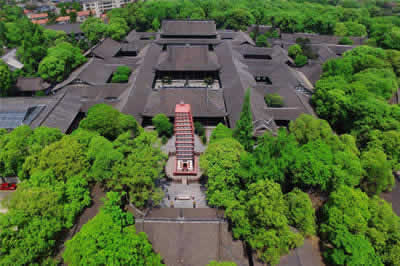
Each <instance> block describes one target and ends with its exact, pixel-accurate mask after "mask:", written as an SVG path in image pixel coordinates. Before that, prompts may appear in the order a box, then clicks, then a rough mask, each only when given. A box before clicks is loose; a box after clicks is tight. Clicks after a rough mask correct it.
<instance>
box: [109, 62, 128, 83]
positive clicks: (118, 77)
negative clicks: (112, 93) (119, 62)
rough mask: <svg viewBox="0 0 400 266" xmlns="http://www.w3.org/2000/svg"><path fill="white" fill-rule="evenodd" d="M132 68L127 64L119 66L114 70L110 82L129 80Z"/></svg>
mask: <svg viewBox="0 0 400 266" xmlns="http://www.w3.org/2000/svg"><path fill="white" fill-rule="evenodd" d="M131 72H132V70H131V69H130V68H129V67H127V66H119V67H117V70H116V71H115V72H114V74H113V76H112V79H111V83H126V82H128V80H129V76H130V75H131Z"/></svg>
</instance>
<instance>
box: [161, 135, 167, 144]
mask: <svg viewBox="0 0 400 266" xmlns="http://www.w3.org/2000/svg"><path fill="white" fill-rule="evenodd" d="M167 142H168V137H166V136H162V138H161V143H162V144H163V145H165V144H167Z"/></svg>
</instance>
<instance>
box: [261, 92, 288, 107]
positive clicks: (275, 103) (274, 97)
mask: <svg viewBox="0 0 400 266" xmlns="http://www.w3.org/2000/svg"><path fill="white" fill-rule="evenodd" d="M264 100H265V103H266V104H267V105H268V106H269V107H282V106H283V105H284V103H283V98H282V96H280V95H279V94H277V93H271V94H267V95H265V96H264Z"/></svg>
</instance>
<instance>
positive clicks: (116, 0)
mask: <svg viewBox="0 0 400 266" xmlns="http://www.w3.org/2000/svg"><path fill="white" fill-rule="evenodd" d="M132 2H135V1H134V0H83V1H82V2H81V3H82V6H83V10H85V11H86V10H94V11H95V12H96V17H100V16H101V14H103V13H105V12H107V11H108V10H111V9H113V8H119V7H123V6H124V5H125V4H128V3H132Z"/></svg>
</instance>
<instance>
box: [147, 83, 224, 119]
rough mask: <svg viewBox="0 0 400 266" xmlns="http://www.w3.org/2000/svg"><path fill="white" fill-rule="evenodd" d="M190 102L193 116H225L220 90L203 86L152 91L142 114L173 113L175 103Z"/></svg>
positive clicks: (172, 114)
mask: <svg viewBox="0 0 400 266" xmlns="http://www.w3.org/2000/svg"><path fill="white" fill-rule="evenodd" d="M181 101H183V102H184V103H187V104H190V106H191V109H192V113H193V116H194V117H225V116H226V112H225V104H224V98H223V95H222V91H221V90H210V89H203V88H193V89H190V88H179V89H178V88H174V89H172V88H171V89H161V90H159V91H153V92H152V93H151V94H150V96H149V98H148V100H147V104H146V107H145V108H144V111H143V115H144V116H154V115H156V114H159V113H163V114H166V115H167V116H171V117H172V116H174V115H175V106H176V104H178V103H180V102H181Z"/></svg>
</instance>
